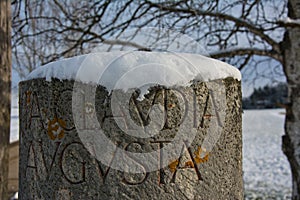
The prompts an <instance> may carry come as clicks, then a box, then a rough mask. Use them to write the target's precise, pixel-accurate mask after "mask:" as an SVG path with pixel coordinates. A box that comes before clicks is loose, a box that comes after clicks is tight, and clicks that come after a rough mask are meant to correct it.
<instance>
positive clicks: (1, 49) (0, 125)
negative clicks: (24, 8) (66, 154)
mask: <svg viewBox="0 0 300 200" xmlns="http://www.w3.org/2000/svg"><path fill="white" fill-rule="evenodd" d="M10 9H11V8H10V1H9V0H0V199H3V200H6V199H8V196H7V191H8V188H7V179H8V144H9V133H10V91H11V88H10V85H11V35H10V28H11V19H10V12H11V10H10Z"/></svg>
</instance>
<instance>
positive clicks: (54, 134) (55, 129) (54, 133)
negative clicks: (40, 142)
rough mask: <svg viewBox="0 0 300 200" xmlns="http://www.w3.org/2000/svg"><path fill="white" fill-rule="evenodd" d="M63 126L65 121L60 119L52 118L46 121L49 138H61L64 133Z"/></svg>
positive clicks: (64, 126)
mask: <svg viewBox="0 0 300 200" xmlns="http://www.w3.org/2000/svg"><path fill="white" fill-rule="evenodd" d="M64 128H66V122H65V121H64V120H62V119H58V118H56V117H55V118H54V119H53V120H49V121H48V136H49V138H50V139H51V140H55V139H56V138H58V139H62V138H63V137H64V135H65V131H64Z"/></svg>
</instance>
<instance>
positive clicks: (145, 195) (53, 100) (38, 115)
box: [19, 78, 243, 200]
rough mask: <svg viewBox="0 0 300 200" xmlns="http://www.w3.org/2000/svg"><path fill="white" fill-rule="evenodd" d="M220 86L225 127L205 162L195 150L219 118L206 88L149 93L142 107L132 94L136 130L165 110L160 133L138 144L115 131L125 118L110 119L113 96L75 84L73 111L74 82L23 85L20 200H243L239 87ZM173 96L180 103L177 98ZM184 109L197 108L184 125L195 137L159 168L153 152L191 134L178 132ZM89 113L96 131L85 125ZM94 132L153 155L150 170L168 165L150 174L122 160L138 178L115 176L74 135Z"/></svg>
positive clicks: (119, 172) (158, 89)
mask: <svg viewBox="0 0 300 200" xmlns="http://www.w3.org/2000/svg"><path fill="white" fill-rule="evenodd" d="M219 81H221V82H222V83H223V84H224V85H225V88H226V107H224V108H222V109H224V110H225V113H226V115H225V122H224V124H223V130H222V132H221V135H220V138H219V139H218V140H217V143H216V145H215V146H214V148H213V149H212V151H211V152H210V153H209V154H205V156H204V157H203V158H202V157H200V153H201V151H202V153H203V151H204V150H203V149H201V144H202V142H203V140H204V138H205V137H206V136H207V135H208V134H209V133H208V131H209V130H214V129H210V125H211V123H210V122H211V120H212V118H214V117H217V116H216V114H214V113H213V110H212V106H213V101H211V100H209V90H208V88H207V86H206V84H205V83H198V82H196V83H194V84H193V85H192V86H190V87H186V88H180V90H179V89H178V88H172V89H170V88H169V89H166V88H162V87H153V88H152V89H151V91H150V93H149V94H147V95H146V98H145V99H144V100H143V101H137V100H136V97H137V96H138V93H135V94H133V95H132V98H131V101H130V106H129V111H130V116H131V118H132V120H133V121H134V122H135V124H136V125H139V126H141V125H142V124H143V125H145V126H146V125H147V124H149V123H150V121H149V120H151V118H149V110H150V108H151V107H152V106H153V105H154V104H160V105H161V106H162V107H164V108H165V110H166V117H167V118H166V121H165V122H164V124H163V127H162V130H159V129H160V128H158V129H157V130H158V134H156V135H154V136H152V137H149V138H138V137H134V136H130V135H128V134H126V133H125V131H124V129H123V131H122V130H121V129H120V124H119V126H118V124H117V123H116V121H117V120H119V123H120V119H121V121H122V120H123V121H124V120H125V121H126V119H125V118H124V115H122V113H121V111H120V116H116V115H114V113H112V111H111V106H110V105H111V95H109V94H108V92H107V91H106V90H105V89H104V88H103V87H101V86H98V87H96V86H92V85H85V84H81V89H82V91H81V92H82V98H81V99H82V100H81V101H78V102H77V104H76V103H75V107H73V109H74V110H73V111H72V92H73V89H74V88H73V86H74V81H69V80H64V81H59V80H55V79H54V80H52V81H51V82H47V81H45V80H44V79H34V80H29V81H24V82H21V83H20V193H19V195H20V198H21V199H213V200H215V199H243V183H242V133H241V126H242V116H241V88H240V82H239V81H237V80H234V79H232V78H227V79H224V80H219ZM93 89H96V95H95V99H96V100H95V106H93V102H90V101H91V100H93V97H92V95H91V94H92V92H91V91H93ZM178 91H180V92H181V93H180V92H178ZM116 92H117V93H118V94H120V95H122V94H124V93H123V92H122V91H116ZM178 93H180V95H181V96H182V97H183V98H182V100H180V99H178ZM176 94H177V96H176ZM216 101H218V100H216ZM185 105H194V106H195V107H194V108H193V110H194V111H195V112H194V113H193V114H194V115H193V121H192V122H191V123H190V124H193V127H194V128H195V129H196V130H197V134H196V137H195V138H194V139H193V140H192V144H191V145H188V144H186V145H185V143H183V145H182V146H181V149H180V151H181V150H182V152H183V154H182V156H180V157H179V158H177V159H175V160H173V161H169V163H162V162H165V161H162V160H161V158H162V156H163V154H164V152H162V151H159V149H161V148H162V147H163V146H165V145H167V144H169V142H170V141H172V140H173V139H174V137H175V136H176V134H177V133H178V132H179V131H181V130H184V131H186V132H185V133H184V134H190V133H191V132H190V130H189V129H188V128H186V127H183V129H182V127H180V126H181V125H182V124H183V123H182V121H183V120H184V119H185V109H184V108H185ZM195 108H196V109H195ZM74 112H76V113H77V115H76V116H77V117H79V118H81V119H82V120H81V121H80V123H78V124H77V123H76V127H77V129H76V127H75V124H74V119H75V118H74ZM78 113H79V114H78ZM80 113H82V114H80ZM93 114H94V115H96V116H97V121H98V122H99V125H97V124H94V123H92V120H90V119H89V117H93ZM147 116H148V117H147ZM124 123H125V122H124ZM124 127H125V126H124ZM124 127H123V128H124ZM100 128H101V130H103V131H104V133H105V135H106V137H107V138H109V139H110V140H111V141H112V142H113V143H114V144H116V146H118V147H119V148H121V149H123V150H126V151H129V152H140V153H144V152H151V151H155V150H157V151H158V152H159V153H158V154H157V157H153V158H152V160H151V159H150V160H149V163H150V162H157V166H160V165H166V166H165V167H164V168H162V169H160V170H156V171H153V172H148V171H149V169H148V168H149V166H148V164H147V163H144V162H141V161H139V160H136V159H134V158H132V157H130V156H127V157H125V161H128V162H132V163H135V164H137V165H138V166H139V167H140V170H141V171H142V173H139V174H133V173H129V172H128V171H127V172H126V169H124V171H122V170H115V169H113V168H110V167H108V166H106V165H104V164H103V163H101V162H100V161H99V159H97V158H99V157H101V155H100V154H99V151H97V141H96V140H95V142H93V138H92V139H90V140H89V139H87V141H88V143H87V141H83V139H82V136H80V135H79V134H78V132H79V131H80V130H79V129H91V130H97V129H100ZM125 128H127V129H130V127H125ZM154 131H155V130H154ZM94 132H95V131H94ZM88 137H92V136H89V135H87V138H88ZM93 137H94V136H93ZM89 144H90V145H89ZM95 148H96V152H95V151H94V150H93V149H95ZM100 153H101V152H100ZM124 156H126V155H124ZM113 162H116V163H118V162H119V163H120V162H121V163H122V162H124V160H114V157H113ZM124 168H126V167H125V165H124ZM127 170H128V169H127Z"/></svg>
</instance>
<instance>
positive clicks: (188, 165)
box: [184, 160, 194, 168]
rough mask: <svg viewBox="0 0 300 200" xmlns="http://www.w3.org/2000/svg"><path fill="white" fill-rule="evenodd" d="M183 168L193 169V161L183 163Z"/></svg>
mask: <svg viewBox="0 0 300 200" xmlns="http://www.w3.org/2000/svg"><path fill="white" fill-rule="evenodd" d="M184 167H187V168H188V167H189V168H194V163H193V161H191V160H190V161H187V162H185V164H184Z"/></svg>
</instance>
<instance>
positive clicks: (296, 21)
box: [280, 17, 300, 25]
mask: <svg viewBox="0 0 300 200" xmlns="http://www.w3.org/2000/svg"><path fill="white" fill-rule="evenodd" d="M280 21H281V22H283V23H284V24H295V25H300V19H291V18H289V17H286V18H284V19H282V20H280Z"/></svg>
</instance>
